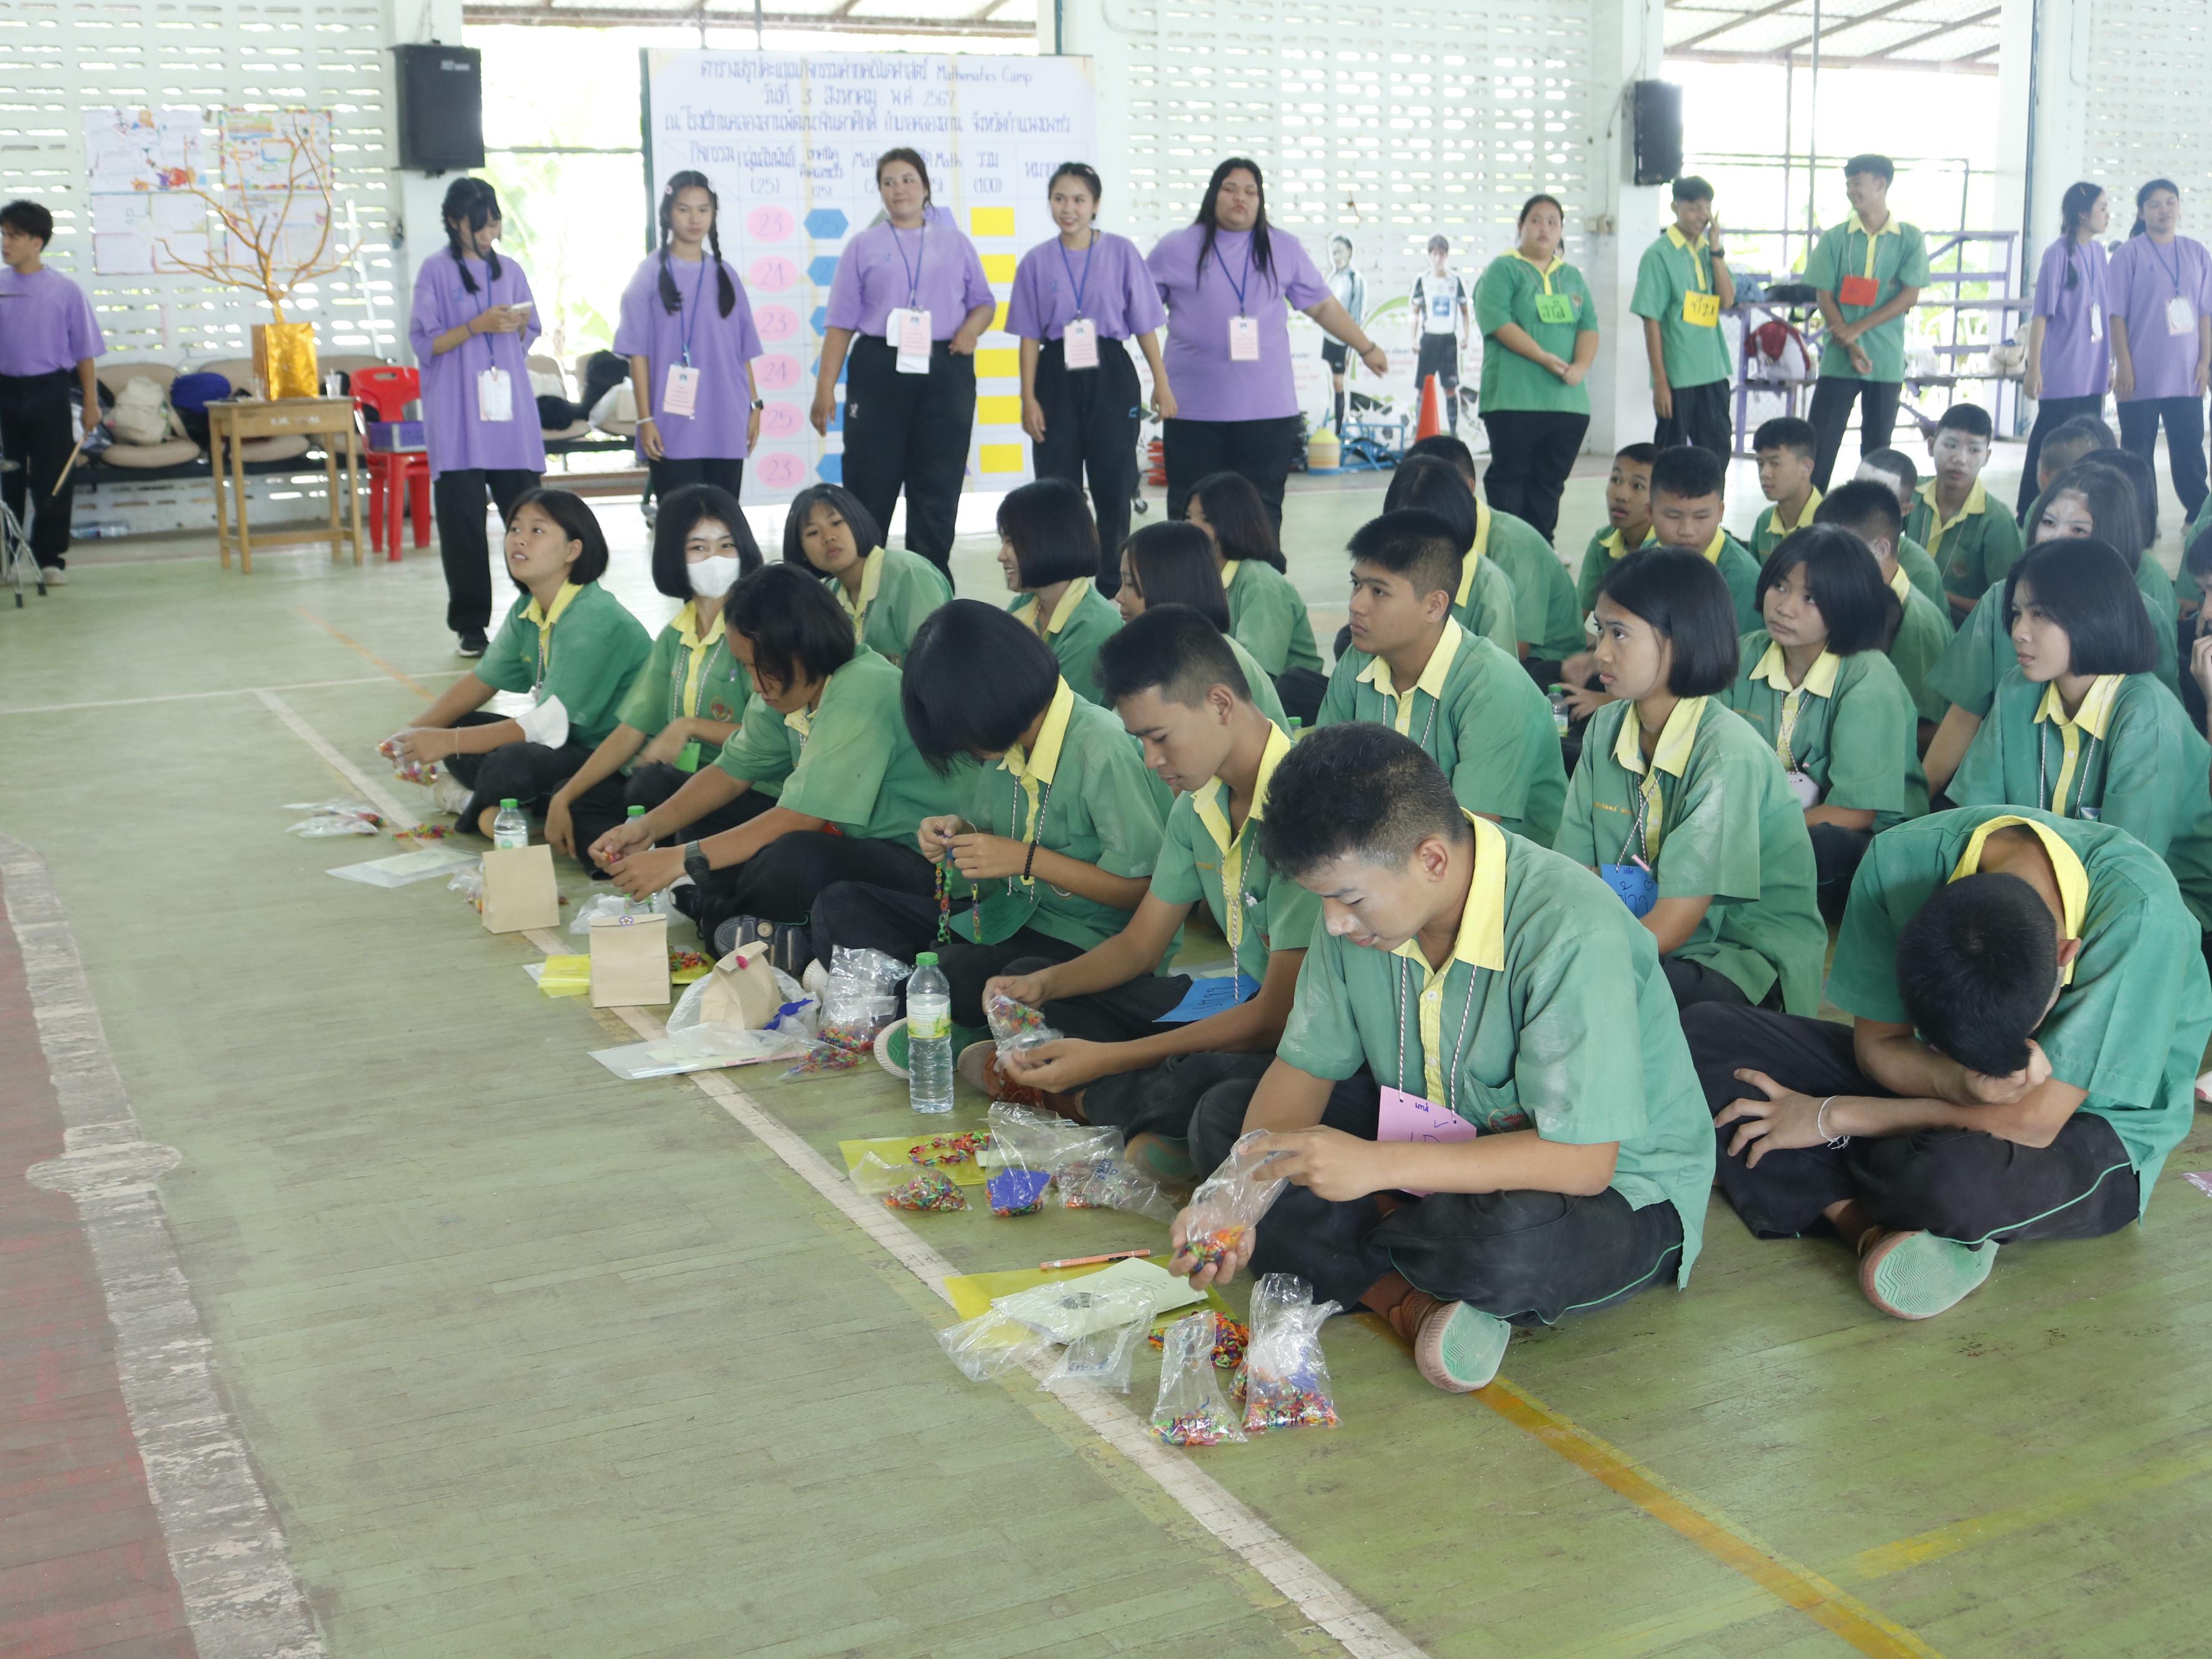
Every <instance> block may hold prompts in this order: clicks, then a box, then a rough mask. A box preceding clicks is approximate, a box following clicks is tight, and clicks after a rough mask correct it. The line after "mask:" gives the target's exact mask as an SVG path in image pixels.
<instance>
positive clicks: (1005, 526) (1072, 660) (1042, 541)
mask: <svg viewBox="0 0 2212 1659" xmlns="http://www.w3.org/2000/svg"><path fill="white" fill-rule="evenodd" d="M999 568H1000V570H1002V571H1004V572H1005V573H1006V586H1007V588H1008V589H1009V590H1010V591H1011V592H1012V593H1013V594H1014V595H1015V599H1014V601H1013V603H1012V605H1008V606H1007V607H1006V610H1007V611H1008V612H1009V614H1011V615H1012V616H1014V617H1019V618H1020V619H1021V622H1022V624H1023V625H1024V627H1026V628H1027V629H1030V632H1031V633H1033V634H1034V635H1036V637H1037V638H1039V639H1041V640H1042V641H1044V642H1045V644H1046V645H1047V646H1048V647H1049V648H1050V649H1051V652H1052V654H1053V657H1054V660H1056V661H1057V662H1058V663H1059V664H1060V678H1062V679H1064V680H1066V682H1067V683H1068V684H1070V685H1071V686H1073V687H1074V688H1075V695H1076V696H1079V697H1083V698H1086V699H1088V700H1089V701H1090V702H1097V701H1098V679H1097V675H1095V674H1094V673H1092V671H1091V664H1092V663H1093V662H1094V661H1096V660H1097V656H1098V647H1100V646H1102V645H1103V644H1104V643H1105V642H1106V641H1108V640H1109V639H1110V638H1112V637H1113V634H1114V630H1115V629H1117V628H1119V627H1120V626H1121V612H1120V611H1116V610H1115V608H1114V601H1113V600H1111V599H1108V598H1107V597H1106V596H1105V595H1104V594H1103V593H1101V592H1099V591H1098V521H1097V520H1096V519H1094V518H1092V517H1091V508H1090V506H1089V504H1088V503H1087V502H1085V500H1084V498H1083V491H1082V490H1081V489H1078V488H1077V487H1076V486H1075V485H1073V484H1072V483H1068V481H1067V480H1066V479H1065V478H1039V479H1036V481H1035V482H1033V483H1025V484H1023V485H1022V486H1021V487H1020V488H1018V489H1012V490H1009V491H1007V492H1006V495H1005V496H1004V497H1002V498H1001V499H1000V502H999Z"/></svg>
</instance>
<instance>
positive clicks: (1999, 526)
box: [1905, 478, 2021, 603]
mask: <svg viewBox="0 0 2212 1659" xmlns="http://www.w3.org/2000/svg"><path fill="white" fill-rule="evenodd" d="M1917 494H1918V495H1919V500H1918V501H1917V503H1916V504H1915V505H1914V507H1913V508H1912V514H1911V517H1910V518H1908V519H1906V520H1905V534H1906V535H1908V536H1910V537H1911V538H1912V539H1913V540H1914V541H1915V542H1917V543H1918V544H1920V545H1921V546H1923V547H1924V548H1926V549H1927V550H1928V557H1929V561H1930V562H1933V563H1934V564H1935V566H1936V569H1937V570H1938V571H1939V572H1941V573H1942V582H1943V588H1944V591H1945V592H1948V593H1955V594H1957V595H1958V596H1959V597H1960V599H1965V600H1967V601H1968V602H1970V603H1971V602H1972V601H1973V600H1975V599H1979V598H1981V597H1982V595H1983V594H1984V593H1985V592H1988V591H1989V590H1990V586H1991V585H1992V584H1993V583H1996V582H2001V581H2002V580H2004V579H2005V577H2006V576H2007V575H2008V574H2009V573H2010V572H2011V570H2012V568H2013V566H2015V564H2018V563H2019V562H2020V551H2021V549H2020V526H2018V525H2016V524H2015V523H2014V522H2013V521H2012V514H2010V513H2007V512H2005V511H2004V510H2003V509H2002V507H1998V508H1994V509H1993V508H1992V507H1990V495H1989V491H1988V490H1986V489H1984V488H1983V487H1982V481H1981V480H1980V479H1979V478H1977V479H1975V480H1974V487H1973V488H1972V489H1970V490H1968V491H1967V492H1966V505H1965V506H1964V507H1960V509H1959V512H1958V516H1956V517H1955V518H1951V519H1944V518H1941V517H1939V516H1938V514H1939V511H1940V509H1938V508H1937V507H1936V480H1935V479H1933V478H1930V479H1929V481H1928V482H1927V483H1924V484H1923V485H1921V486H1920V489H1919V490H1918V492H1917Z"/></svg>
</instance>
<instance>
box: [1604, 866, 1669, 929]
mask: <svg viewBox="0 0 2212 1659" xmlns="http://www.w3.org/2000/svg"><path fill="white" fill-rule="evenodd" d="M1597 872H1598V874H1599V875H1601V876H1602V877H1604V878H1605V884H1606V885H1607V886H1608V887H1610V888H1612V889H1613V891H1614V892H1616V893H1618V894H1620V902H1622V903H1623V904H1626V906H1627V907H1628V914H1629V915H1632V916H1634V917H1636V918H1637V919H1638V921H1641V920H1642V919H1643V918H1644V917H1645V916H1648V915H1650V914H1651V907H1652V906H1653V905H1655V904H1656V903H1658V902H1659V878H1658V877H1657V876H1656V875H1654V874H1652V873H1651V872H1650V871H1649V870H1647V869H1645V868H1644V866H1642V865H1640V864H1601V865H1599V866H1598V867H1597Z"/></svg>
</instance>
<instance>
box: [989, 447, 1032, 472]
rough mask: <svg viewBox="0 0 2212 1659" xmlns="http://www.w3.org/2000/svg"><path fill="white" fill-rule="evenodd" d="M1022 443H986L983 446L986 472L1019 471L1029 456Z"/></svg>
mask: <svg viewBox="0 0 2212 1659" xmlns="http://www.w3.org/2000/svg"><path fill="white" fill-rule="evenodd" d="M1023 452H1024V446H1023V445H1021V444H985V445H984V446H983V447H982V452H981V455H982V466H983V471H986V472H1019V471H1021V470H1022V468H1023V467H1024V465H1026V464H1027V462H1028V457H1027V456H1026V455H1025V454H1024V453H1023Z"/></svg>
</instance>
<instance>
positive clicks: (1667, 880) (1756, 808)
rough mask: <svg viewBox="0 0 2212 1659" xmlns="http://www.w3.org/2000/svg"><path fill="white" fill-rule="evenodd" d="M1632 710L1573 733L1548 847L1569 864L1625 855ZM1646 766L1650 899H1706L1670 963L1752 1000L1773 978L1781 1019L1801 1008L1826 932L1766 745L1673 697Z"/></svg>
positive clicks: (1630, 808) (1732, 722)
mask: <svg viewBox="0 0 2212 1659" xmlns="http://www.w3.org/2000/svg"><path fill="white" fill-rule="evenodd" d="M1635 714H1636V706H1635V704H1633V703H1630V702H1613V703H1607V704H1606V705H1605V706H1604V707H1603V708H1600V709H1599V710H1598V711H1597V713H1596V714H1593V715H1591V716H1590V722H1589V727H1588V729H1587V730H1586V731H1585V732H1584V733H1583V756H1582V760H1581V763H1579V764H1578V765H1577V766H1576V768H1575V775H1574V776H1573V777H1572V778H1571V780H1569V781H1568V784H1567V805H1566V810H1565V813H1564V814H1563V815H1562V816H1561V817H1560V820H1559V839H1558V840H1557V841H1556V842H1553V846H1555V847H1556V848H1558V849H1559V851H1560V852H1561V853H1564V854H1566V856H1567V857H1569V858H1571V859H1572V860H1574V861H1575V862H1576V863H1577V864H1586V865H1589V866H1592V867H1593V868H1595V866H1598V865H1601V864H1619V863H1623V862H1626V860H1627V857H1628V856H1631V855H1633V854H1634V853H1635V851H1636V845H1637V838H1636V822H1637V814H1638V799H1639V797H1640V796H1641V795H1642V793H1643V792H1644V757H1643V753H1642V750H1640V748H1639V747H1638V740H1637V728H1636V725H1635ZM1650 773H1651V774H1652V775H1653V776H1655V777H1656V780H1657V785H1658V793H1659V806H1658V810H1657V811H1656V812H1654V813H1651V814H1650V819H1649V823H1656V829H1657V833H1656V835H1655V834H1650V833H1649V827H1648V825H1647V833H1646V836H1645V844H1646V846H1647V847H1648V848H1649V849H1650V856H1649V859H1648V861H1649V862H1650V866H1651V867H1652V871H1653V873H1654V874H1655V875H1656V877H1657V878H1658V883H1659V896H1660V897H1661V898H1707V897H1709V898H1711V900H1712V903H1711V906H1710V907H1709V908H1707V909H1706V911H1705V919H1704V920H1703V921H1700V922H1699V924H1698V927H1697V931H1696V932H1695V933H1692V934H1691V935H1690V937H1689V939H1687V940H1686V941H1685V942H1684V943H1683V945H1682V946H1681V948H1680V950H1678V951H1675V952H1674V954H1675V955H1676V956H1679V957H1681V958H1682V959H1683V960H1684V961H1685V962H1696V963H1703V964H1705V966H1706V967H1709V968H1711V969H1713V970H1714V971H1715V972H1716V973H1721V974H1725V975H1728V976H1729V979H1731V980H1733V981H1735V984H1736V986H1737V987H1738V988H1739V989H1740V990H1741V991H1742V993H1743V994H1744V995H1745V997H1746V998H1747V999H1748V1000H1750V1001H1751V1002H1753V1003H1754V1004H1756V1003H1759V1002H1762V1001H1764V1000H1765V997H1766V994H1767V992H1768V991H1770V990H1771V989H1772V988H1773V987H1774V985H1775V983H1776V982H1777V981H1780V983H1781V986H1782V1006H1783V1007H1784V1010H1785V1011H1787V1012H1790V1013H1793V1014H1810V1013H1812V1012H1814V1011H1815V1010H1816V1009H1817V1008H1818V1006H1819V1005H1820V959H1821V957H1823V956H1824V955H1825V954H1826V951H1827V946H1828V930H1827V927H1826V925H1825V924H1824V923H1823V922H1822V921H1821V920H1820V910H1819V908H1817V907H1816V905H1815V904H1814V898H1813V891H1814V872H1813V842H1812V838H1811V836H1808V834H1807V832H1806V829H1805V813H1804V809H1802V807H1800V806H1799V805H1797V798H1796V795H1794V794H1793V793H1790V781H1789V780H1788V779H1787V778H1786V777H1784V775H1783V773H1782V763H1780V762H1779V761H1778V760H1776V759H1775V757H1774V750H1773V749H1772V748H1771V747H1770V746H1769V744H1767V742H1766V740H1765V738H1762V737H1760V736H1759V733H1758V732H1754V731H1753V730H1752V728H1751V726H1750V725H1749V723H1748V722H1747V721H1746V720H1744V719H1743V717H1742V716H1741V715H1740V714H1736V713H1735V711H1734V710H1733V709H1730V708H1727V707H1725V706H1724V705H1723V704H1722V703H1721V702H1719V701H1718V700H1717V699H1714V698H1708V697H1685V698H1684V699H1683V700H1682V701H1681V702H1680V703H1678V704H1677V705H1676V706H1675V708H1674V714H1673V715H1672V716H1671V717H1670V718H1669V719H1668V722H1667V726H1666V729H1665V730H1664V731H1663V732H1661V733H1660V737H1659V742H1658V744H1656V748H1655V751H1654V753H1653V756H1652V758H1651V762H1650ZM1616 902H1617V901H1616ZM1624 908H1625V907H1624Z"/></svg>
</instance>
